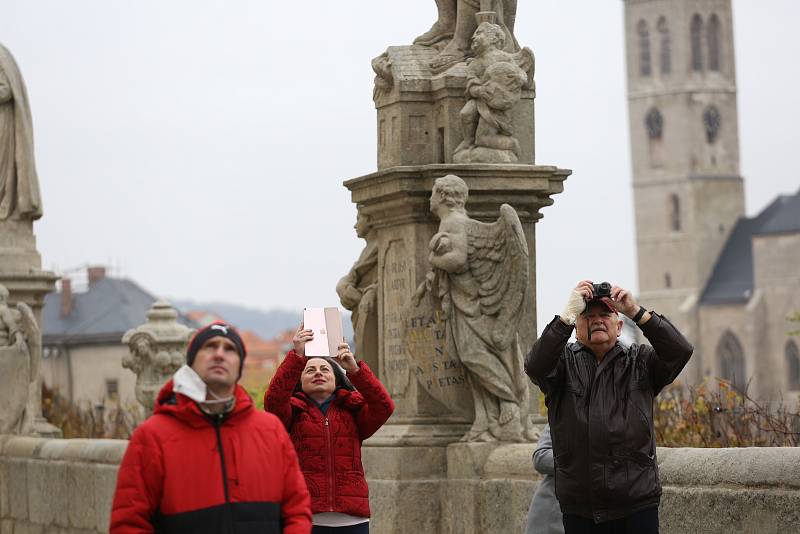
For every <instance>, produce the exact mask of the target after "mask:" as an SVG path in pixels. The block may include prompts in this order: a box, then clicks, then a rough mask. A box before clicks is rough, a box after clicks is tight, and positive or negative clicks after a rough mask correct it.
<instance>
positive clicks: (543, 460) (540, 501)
mask: <svg viewBox="0 0 800 534" xmlns="http://www.w3.org/2000/svg"><path fill="white" fill-rule="evenodd" d="M533 468H534V469H536V470H537V471H538V472H539V473H541V474H543V475H544V478H542V480H541V482H539V486H537V488H536V491H535V492H534V494H533V499H532V500H531V508H530V510H528V525H527V527H525V534H564V522H563V520H562V518H561V506H560V505H559V504H558V499H556V479H555V472H556V471H555V464H554V462H553V440H552V439H551V438H550V425H549V424H548V425H545V427H544V428H543V429H542V434H541V435H540V436H539V443H538V444H537V445H536V450H535V451H533Z"/></svg>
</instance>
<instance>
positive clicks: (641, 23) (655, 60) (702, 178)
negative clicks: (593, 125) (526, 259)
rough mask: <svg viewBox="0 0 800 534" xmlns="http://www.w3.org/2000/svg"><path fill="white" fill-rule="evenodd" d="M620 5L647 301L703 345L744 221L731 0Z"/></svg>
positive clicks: (628, 0) (646, 0) (631, 0)
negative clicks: (700, 323) (716, 285)
mask: <svg viewBox="0 0 800 534" xmlns="http://www.w3.org/2000/svg"><path fill="white" fill-rule="evenodd" d="M623 1H624V2H625V42H626V48H627V78H628V113H629V125H630V140H631V158H632V164H633V191H634V206H635V211H636V218H635V221H636V246H637V256H638V271H639V291H640V299H641V301H642V302H643V304H644V305H645V306H647V307H652V308H654V309H656V310H657V311H659V312H661V313H664V314H666V315H668V316H669V317H670V319H672V320H673V322H675V323H676V325H677V326H679V328H682V329H684V331H685V332H686V333H687V335H688V336H689V338H690V339H696V332H695V330H696V324H697V320H696V310H697V306H696V304H697V300H698V297H699V295H700V293H701V292H702V290H703V287H704V286H705V284H706V282H707V280H708V278H709V276H710V274H711V270H712V269H713V267H714V263H715V262H716V260H717V257H718V256H719V254H720V251H721V249H722V247H723V245H724V244H725V241H726V239H727V238H728V235H729V233H730V230H731V228H732V227H733V225H734V224H735V223H736V220H737V219H738V218H739V217H741V216H743V215H744V184H743V180H742V177H741V176H740V174H739V132H738V117H737V104H736V65H735V61H734V50H733V17H732V12H731V0H623Z"/></svg>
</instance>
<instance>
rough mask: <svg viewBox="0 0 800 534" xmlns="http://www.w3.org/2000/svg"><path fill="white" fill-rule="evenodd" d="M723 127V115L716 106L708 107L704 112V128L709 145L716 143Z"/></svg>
mask: <svg viewBox="0 0 800 534" xmlns="http://www.w3.org/2000/svg"><path fill="white" fill-rule="evenodd" d="M721 125H722V115H720V113H719V110H718V109H717V108H716V107H715V106H708V107H707V108H706V110H705V111H704V112H703V127H704V128H705V131H706V141H707V142H708V144H709V145H712V144H714V143H715V142H716V140H717V137H718V136H719V128H720V126H721Z"/></svg>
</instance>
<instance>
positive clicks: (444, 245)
mask: <svg viewBox="0 0 800 534" xmlns="http://www.w3.org/2000/svg"><path fill="white" fill-rule="evenodd" d="M442 226H445V225H444V224H443V225H442ZM443 230H444V231H441V232H439V233H438V234H436V235H435V236H434V237H433V240H432V241H431V255H430V262H431V265H433V266H434V267H436V268H437V269H442V270H443V271H447V272H449V273H457V272H461V271H463V270H464V268H465V267H466V265H467V259H468V247H467V232H466V229H465V228H464V227H463V225H459V226H455V225H454V226H453V227H450V228H447V227H445V228H443Z"/></svg>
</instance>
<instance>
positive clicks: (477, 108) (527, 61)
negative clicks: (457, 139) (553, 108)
mask: <svg viewBox="0 0 800 534" xmlns="http://www.w3.org/2000/svg"><path fill="white" fill-rule="evenodd" d="M505 38H506V37H505V33H504V32H503V29H502V28H501V27H500V26H498V25H497V24H491V23H489V22H483V23H481V24H480V26H478V29H477V30H476V31H475V34H474V35H473V36H472V50H473V52H474V53H475V57H474V58H472V59H470V60H468V61H467V91H466V93H467V94H466V96H467V103H466V104H465V105H464V107H463V108H462V109H461V113H460V118H461V132H462V134H463V136H464V140H463V141H462V142H461V144H460V145H458V147H456V150H455V153H454V155H453V161H454V162H455V163H516V162H517V161H518V160H519V153H520V147H519V141H517V140H516V139H515V138H514V132H513V128H512V116H511V108H512V107H514V104H516V103H517V102H518V101H519V99H520V96H521V92H522V88H523V87H532V86H533V65H534V58H533V52H531V50H530V49H529V48H523V49H522V50H521V51H520V52H518V53H515V54H512V53H509V52H506V51H504V50H503V47H504V45H505Z"/></svg>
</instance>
